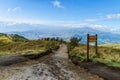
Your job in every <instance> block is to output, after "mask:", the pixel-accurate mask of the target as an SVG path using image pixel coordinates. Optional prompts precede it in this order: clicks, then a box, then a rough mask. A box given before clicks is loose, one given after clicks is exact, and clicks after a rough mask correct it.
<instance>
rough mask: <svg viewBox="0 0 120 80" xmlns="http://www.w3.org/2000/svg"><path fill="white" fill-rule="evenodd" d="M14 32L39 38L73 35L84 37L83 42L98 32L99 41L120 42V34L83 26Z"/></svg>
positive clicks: (66, 37) (30, 37)
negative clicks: (88, 35)
mask: <svg viewBox="0 0 120 80" xmlns="http://www.w3.org/2000/svg"><path fill="white" fill-rule="evenodd" d="M10 33H12V34H19V35H21V36H24V37H26V38H28V39H39V38H43V37H62V38H64V39H65V40H69V39H70V38H71V37H82V43H86V36H87V34H88V33H89V34H90V35H94V34H98V43H99V44H103V43H120V37H119V36H120V34H115V33H112V32H105V31H101V30H97V29H93V28H91V27H83V28H68V29H53V30H52V29H50V30H49V29H44V28H43V29H38V30H30V31H24V32H10Z"/></svg>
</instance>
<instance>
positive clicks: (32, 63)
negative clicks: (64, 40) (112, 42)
mask: <svg viewBox="0 0 120 80" xmlns="http://www.w3.org/2000/svg"><path fill="white" fill-rule="evenodd" d="M66 52H67V47H66V45H61V46H60V49H59V50H58V51H55V52H54V53H51V54H49V55H47V56H44V57H41V58H38V59H35V60H26V58H23V57H20V58H18V59H20V60H22V58H23V59H24V60H25V61H24V62H19V63H16V64H12V65H7V66H4V65H1V66H0V80H103V79H102V78H100V77H99V76H97V75H94V74H91V73H89V72H87V70H85V69H83V68H80V67H79V66H76V65H74V64H73V63H72V62H71V60H69V59H68V55H67V53H66ZM16 58H17V57H16ZM2 59H3V58H2ZM4 59H6V58H5V57H4ZM4 59H3V61H4ZM12 60H13V59H12ZM12 60H11V61H12ZM16 61H17V60H16Z"/></svg>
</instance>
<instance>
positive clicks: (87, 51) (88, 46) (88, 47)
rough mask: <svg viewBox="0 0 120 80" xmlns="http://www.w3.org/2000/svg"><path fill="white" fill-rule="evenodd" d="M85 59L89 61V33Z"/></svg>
mask: <svg viewBox="0 0 120 80" xmlns="http://www.w3.org/2000/svg"><path fill="white" fill-rule="evenodd" d="M87 61H89V34H87Z"/></svg>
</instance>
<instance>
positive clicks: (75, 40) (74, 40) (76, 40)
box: [68, 37, 82, 52]
mask: <svg viewBox="0 0 120 80" xmlns="http://www.w3.org/2000/svg"><path fill="white" fill-rule="evenodd" d="M81 39H82V38H76V37H72V38H71V39H70V43H69V44H68V52H69V51H71V50H72V49H73V48H75V47H76V46H78V45H79V42H80V41H81Z"/></svg>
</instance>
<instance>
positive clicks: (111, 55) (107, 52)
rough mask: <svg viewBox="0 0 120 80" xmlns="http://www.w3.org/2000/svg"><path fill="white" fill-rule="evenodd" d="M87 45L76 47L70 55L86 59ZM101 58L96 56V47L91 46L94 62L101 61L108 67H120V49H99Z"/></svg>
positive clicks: (101, 47)
mask: <svg viewBox="0 0 120 80" xmlns="http://www.w3.org/2000/svg"><path fill="white" fill-rule="evenodd" d="M86 50H87V48H86V45H80V46H79V47H75V48H74V49H73V50H72V51H71V52H70V53H69V55H71V56H73V55H75V56H78V57H80V59H81V60H84V59H85V58H86ZM98 53H99V56H96V55H95V47H94V46H90V59H91V60H93V61H99V62H102V63H105V64H108V65H112V66H117V67H120V49H116V48H111V47H104V46H99V47H98Z"/></svg>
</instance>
